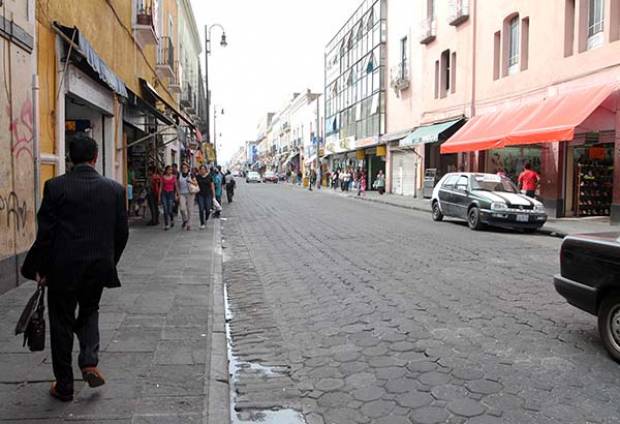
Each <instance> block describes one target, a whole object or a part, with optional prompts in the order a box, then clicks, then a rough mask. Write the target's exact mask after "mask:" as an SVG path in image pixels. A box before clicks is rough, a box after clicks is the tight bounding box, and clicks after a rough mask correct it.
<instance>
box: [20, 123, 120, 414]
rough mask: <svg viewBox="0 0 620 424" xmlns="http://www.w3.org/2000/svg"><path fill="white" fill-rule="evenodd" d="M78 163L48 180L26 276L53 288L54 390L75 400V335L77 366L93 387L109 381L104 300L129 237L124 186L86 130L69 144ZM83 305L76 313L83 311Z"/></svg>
mask: <svg viewBox="0 0 620 424" xmlns="http://www.w3.org/2000/svg"><path fill="white" fill-rule="evenodd" d="M69 156H70V158H71V161H72V162H73V164H74V165H75V166H74V167H73V169H72V170H71V171H70V172H68V173H66V174H65V175H62V176H60V177H56V178H52V179H51V180H49V181H47V182H46V183H45V187H44V189H43V200H42V203H41V208H40V209H39V213H38V215H37V219H38V231H37V237H36V240H35V242H34V244H33V246H32V247H31V249H30V250H29V252H28V254H27V256H26V259H25V261H24V265H23V267H22V270H21V271H22V275H23V276H24V277H25V278H27V279H31V280H36V281H37V283H38V284H39V285H40V286H43V287H47V289H48V290H47V302H48V311H49V322H50V341H51V349H52V367H53V370H54V376H55V378H56V381H55V382H54V383H53V384H52V386H51V388H50V392H49V393H50V395H51V396H53V397H54V398H56V399H59V400H61V401H63V402H69V401H71V400H73V391H74V380H73V366H72V362H73V358H72V349H73V335H74V333H75V334H76V335H77V338H78V340H79V349H80V353H79V356H78V366H79V368H80V370H81V373H82V378H83V380H84V381H85V382H86V383H87V384H88V385H89V386H90V387H98V386H101V385H103V384H105V378H104V377H103V374H102V373H101V371H99V369H98V368H97V367H98V365H99V302H100V299H101V294H102V292H103V288H104V287H107V288H112V287H119V286H120V281H119V278H118V272H117V270H116V265H117V264H118V261H119V260H120V258H121V255H122V254H123V250H124V249H125V246H126V244H127V239H128V237H129V229H128V223H127V210H126V208H125V200H126V197H125V189H124V188H123V187H122V186H121V185H120V184H118V183H116V182H114V181H112V180H110V179H108V178H105V177H103V176H101V175H100V174H99V173H98V172H97V171H96V170H95V164H96V162H97V157H98V148H97V143H96V142H95V140H93V139H92V138H90V137H88V136H86V135H83V134H79V135H76V136H74V137H73V138H72V139H71V141H70V144H69ZM77 308H79V312H78V315H77V318H76V316H75V313H76V309H77Z"/></svg>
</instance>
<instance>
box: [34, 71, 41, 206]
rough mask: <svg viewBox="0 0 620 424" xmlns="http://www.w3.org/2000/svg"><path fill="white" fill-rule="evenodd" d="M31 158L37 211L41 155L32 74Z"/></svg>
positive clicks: (36, 77) (36, 85)
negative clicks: (32, 159)
mask: <svg viewBox="0 0 620 424" xmlns="http://www.w3.org/2000/svg"><path fill="white" fill-rule="evenodd" d="M32 128H33V134H32V153H33V155H32V157H33V158H34V164H33V165H34V205H35V211H38V210H39V206H41V190H40V189H39V187H40V178H41V170H40V166H41V153H40V151H39V150H40V149H39V137H40V133H41V129H40V123H39V75H37V74H34V75H33V76H32Z"/></svg>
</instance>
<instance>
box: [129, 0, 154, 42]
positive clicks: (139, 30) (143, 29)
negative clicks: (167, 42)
mask: <svg viewBox="0 0 620 424" xmlns="http://www.w3.org/2000/svg"><path fill="white" fill-rule="evenodd" d="M133 5H134V9H133V14H134V19H133V35H134V37H135V38H136V41H138V44H140V45H141V46H143V47H144V46H148V45H149V44H150V45H157V42H158V36H157V29H156V27H155V22H156V18H157V4H156V3H155V1H154V0H134V2H133Z"/></svg>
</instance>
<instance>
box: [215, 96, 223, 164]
mask: <svg viewBox="0 0 620 424" xmlns="http://www.w3.org/2000/svg"><path fill="white" fill-rule="evenodd" d="M218 110H220V107H219V106H218V105H213V148H214V149H217V115H218V113H217V111H218ZM223 114H224V108H222V109H221V110H220V115H223ZM220 135H221V134H220ZM216 151H217V150H216ZM215 158H216V159H217V154H216V155H215ZM216 165H217V162H216Z"/></svg>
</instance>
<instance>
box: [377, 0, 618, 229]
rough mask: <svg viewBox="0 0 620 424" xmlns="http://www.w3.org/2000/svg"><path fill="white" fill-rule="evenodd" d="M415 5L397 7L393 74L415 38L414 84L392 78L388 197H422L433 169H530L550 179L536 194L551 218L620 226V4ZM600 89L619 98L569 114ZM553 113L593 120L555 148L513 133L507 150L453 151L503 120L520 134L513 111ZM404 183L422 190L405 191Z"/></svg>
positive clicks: (391, 12)
mask: <svg viewBox="0 0 620 424" xmlns="http://www.w3.org/2000/svg"><path fill="white" fill-rule="evenodd" d="M408 3H411V2H406V1H404V0H392V1H390V2H389V3H388V44H387V61H388V66H389V67H392V66H395V65H398V64H399V63H400V62H401V61H402V59H401V58H402V57H404V53H403V45H402V43H401V42H400V40H402V39H403V37H405V36H407V37H408V39H410V40H411V41H410V42H409V43H408V46H406V54H407V55H408V56H407V58H408V61H407V73H406V75H402V76H403V77H406V78H408V83H402V82H401V83H399V82H398V81H397V80H396V81H395V80H394V78H393V76H392V77H390V78H391V79H390V83H391V86H392V89H390V90H389V91H388V92H387V95H386V109H387V121H386V135H385V136H384V139H385V142H386V144H388V145H389V147H390V148H389V149H388V166H387V171H388V182H389V189H390V190H391V191H392V192H393V193H399V194H404V195H407V194H416V195H420V196H421V195H422V194H423V190H422V189H423V186H424V171H429V170H436V173H437V175H441V174H443V173H445V172H449V171H451V170H457V169H462V170H471V171H485V172H498V171H502V172H505V173H507V174H508V175H509V176H510V177H512V178H515V179H516V176H517V175H518V173H519V172H520V171H521V169H522V167H523V165H524V164H525V163H526V162H529V163H531V164H532V165H533V167H534V168H535V169H536V170H537V171H538V172H539V173H540V175H541V185H540V188H539V191H538V193H537V196H538V197H539V198H540V199H541V200H542V201H544V203H545V205H546V207H547V208H548V210H549V212H550V215H552V216H558V217H560V216H600V215H603V216H605V215H611V217H612V220H613V221H618V220H620V110H619V102H618V88H619V87H620V0H548V1H544V2H541V1H538V0H520V1H516V0H497V1H494V2H493V7H488V5H486V3H485V2H484V1H482V0H450V1H440V0H435V1H433V0H424V1H420V2H419V3H415V6H411V5H409V4H408ZM482 5H485V7H482ZM403 79H404V78H403ZM588 90H590V91H588ZM601 90H602V91H601ZM591 91H596V92H597V93H601V92H602V93H607V91H608V92H609V95H608V96H606V97H605V98H604V99H603V100H601V101H600V104H598V103H597V104H596V105H595V106H594V107H593V108H592V110H583V109H582V106H581V105H580V104H572V105H566V102H568V101H569V100H570V99H574V98H575V96H574V93H579V92H584V93H589V92H591ZM552 103H553V104H555V103H557V104H565V107H567V108H568V109H567V110H569V109H570V110H571V113H573V114H575V116H577V115H579V116H580V115H584V114H585V115H584V119H583V120H581V121H579V122H576V123H575V125H574V128H573V130H571V132H570V136H571V138H570V139H562V140H558V139H553V137H552V139H545V137H544V136H543V135H541V132H542V131H543V128H530V130H532V131H533V132H532V131H530V133H531V134H532V138H531V139H528V138H527V137H526V138H523V137H522V138H515V137H512V136H511V134H510V133H506V134H502V137H501V139H502V140H504V141H506V142H501V143H498V144H496V145H494V144H492V143H490V144H488V145H484V146H482V147H481V146H480V145H477V148H475V147H476V146H475V145H474V144H471V143H470V145H469V146H467V143H465V144H462V145H461V144H459V148H449V149H446V148H445V147H442V146H449V145H450V143H451V142H452V141H453V140H454V139H459V141H465V142H467V140H463V137H464V135H466V134H471V133H472V126H473V121H475V120H472V118H476V120H477V119H479V118H484V117H486V118H487V119H489V122H491V121H492V118H493V117H497V119H500V118H502V117H503V119H504V120H505V121H507V123H506V125H508V126H510V125H509V124H511V123H512V121H517V120H519V119H520V118H519V116H517V115H510V114H508V119H506V113H507V112H509V111H510V110H511V109H510V108H514V107H516V106H519V107H521V106H523V107H525V108H526V109H528V108H530V109H532V112H531V113H529V112H528V113H529V114H528V115H526V116H527V117H526V118H523V119H526V120H528V121H532V122H535V121H536V120H537V119H538V118H539V117H537V116H536V112H535V111H534V107H535V106H539V108H540V110H541V111H545V110H547V109H545V107H544V105H545V104H547V105H551V104H552ZM574 103H581V102H578V101H576V102H575V101H574ZM530 106H531V107H530ZM584 107H585V106H584ZM558 110H559V109H558ZM502 113H504V115H502ZM538 113H541V112H538ZM547 115H549V114H547ZM551 115H552V114H551ZM547 118H548V116H547ZM557 119H558V120H560V121H561V120H562V119H564V120H566V119H567V118H566V117H565V116H564V117H558V118H557ZM547 121H548V119H547ZM514 124H515V125H516V126H519V125H521V124H522V125H526V124H527V122H522V123H520V122H514ZM547 124H548V125H551V126H553V124H554V122H551V123H549V122H547ZM532 125H533V124H531V125H530V126H532ZM558 125H559V122H558ZM487 129H488V128H487ZM483 130H484V129H483ZM536 130H538V132H537V131H536ZM482 132H484V131H482ZM474 135H476V134H474ZM477 135H480V136H482V135H484V134H477ZM473 137H474V136H472V140H473ZM516 139H518V140H519V141H518V143H517V142H516V141H515V140H516ZM510 140H511V141H510ZM442 150H443V151H444V153H445V152H446V151H449V153H448V154H441V151H442ZM403 158H406V159H403ZM403 164H404V165H406V166H407V167H408V168H407V170H408V172H405V173H403V171H402V166H403ZM412 165H413V166H412ZM411 170H413V173H411V172H410V171H411ZM403 174H404V175H405V177H407V178H409V181H410V182H409V184H413V185H414V189H413V190H410V189H409V190H404V189H403V187H408V185H407V183H404V182H403V178H401V177H402V176H403ZM429 181H430V176H429ZM427 185H429V183H427ZM430 185H432V183H431V184H430ZM412 192H413V193H412Z"/></svg>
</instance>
